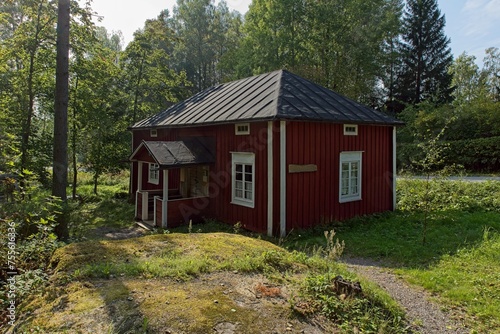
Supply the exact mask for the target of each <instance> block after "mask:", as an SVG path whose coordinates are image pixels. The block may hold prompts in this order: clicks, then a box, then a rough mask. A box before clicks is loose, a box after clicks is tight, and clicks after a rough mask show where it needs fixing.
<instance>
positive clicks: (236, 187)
mask: <svg viewBox="0 0 500 334" xmlns="http://www.w3.org/2000/svg"><path fill="white" fill-rule="evenodd" d="M234 187H235V189H243V182H242V181H236V184H235V185H234Z"/></svg>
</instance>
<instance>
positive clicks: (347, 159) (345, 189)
mask: <svg viewBox="0 0 500 334" xmlns="http://www.w3.org/2000/svg"><path fill="white" fill-rule="evenodd" d="M361 157H362V152H343V153H340V180H339V181H340V182H339V183H340V189H339V201H340V203H344V202H351V201H357V200H360V199H361V162H362V159H361Z"/></svg>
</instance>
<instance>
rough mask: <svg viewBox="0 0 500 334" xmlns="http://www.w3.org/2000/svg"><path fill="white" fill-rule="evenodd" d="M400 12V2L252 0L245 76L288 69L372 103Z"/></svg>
mask: <svg viewBox="0 0 500 334" xmlns="http://www.w3.org/2000/svg"><path fill="white" fill-rule="evenodd" d="M400 12H401V1H397V0H377V1H368V2H367V1H358V0H349V1H342V2H339V1H298V0H287V1H277V0H259V1H253V2H252V4H251V6H250V9H249V11H248V12H247V14H246V19H245V24H244V27H243V28H244V30H245V32H246V36H245V37H244V39H243V40H242V43H241V49H242V50H245V51H244V52H242V58H241V59H240V62H241V63H244V65H245V66H243V65H242V66H241V68H244V69H245V70H246V72H245V73H244V74H247V73H248V72H250V73H264V72H267V71H271V70H276V69H280V68H287V69H290V70H291V71H293V72H295V73H297V74H299V75H302V76H304V77H305V78H308V79H310V80H312V81H314V82H317V83H319V84H321V85H323V86H325V87H328V88H330V89H333V90H335V91H337V92H339V93H342V94H345V95H347V96H349V97H351V98H354V99H356V100H361V101H363V102H365V103H370V104H371V105H373V104H374V103H376V101H374V98H375V97H377V96H376V95H378V91H377V82H378V80H379V79H380V77H381V76H382V72H383V68H384V66H385V65H386V63H389V62H390V59H389V58H391V57H392V54H391V53H390V52H389V51H388V50H387V48H386V44H387V43H389V41H391V40H392V39H393V38H394V36H395V35H397V34H398V32H399V27H400V21H399V18H400Z"/></svg>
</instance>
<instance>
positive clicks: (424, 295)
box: [342, 258, 470, 334]
mask: <svg viewBox="0 0 500 334" xmlns="http://www.w3.org/2000/svg"><path fill="white" fill-rule="evenodd" d="M342 261H343V262H344V263H345V264H346V265H347V266H348V268H349V269H350V270H352V271H354V272H356V273H358V274H359V275H361V276H363V277H365V278H366V279H368V280H370V281H372V282H375V283H377V284H378V285H379V286H380V287H381V288H383V289H385V290H386V291H387V292H388V293H389V294H390V295H391V296H392V298H394V300H396V301H397V302H398V303H399V304H400V305H401V306H402V307H403V308H404V309H405V310H406V316H407V319H408V322H409V324H408V325H409V326H410V328H411V332H412V333H422V334H452V333H453V334H468V333H470V329H468V328H467V327H466V325H465V324H464V323H463V322H464V320H463V317H461V315H460V314H459V313H458V312H444V311H443V309H442V307H440V306H439V305H438V304H437V303H436V302H434V301H432V300H431V295H430V293H428V292H427V291H425V290H423V289H419V288H417V287H414V286H410V285H409V284H408V283H406V282H405V281H404V280H403V279H402V278H399V277H398V276H397V275H395V274H393V273H392V271H391V269H390V268H387V267H383V266H382V265H381V264H380V263H377V262H374V261H372V260H368V259H359V258H344V259H342Z"/></svg>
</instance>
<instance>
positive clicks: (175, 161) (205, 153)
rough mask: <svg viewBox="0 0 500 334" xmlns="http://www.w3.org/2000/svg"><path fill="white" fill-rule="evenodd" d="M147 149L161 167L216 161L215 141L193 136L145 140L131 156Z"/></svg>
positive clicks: (134, 156)
mask: <svg viewBox="0 0 500 334" xmlns="http://www.w3.org/2000/svg"><path fill="white" fill-rule="evenodd" d="M144 149H146V150H147V151H148V153H149V155H150V156H151V157H152V158H153V159H154V161H155V162H156V163H157V164H158V165H160V168H169V167H180V166H187V165H201V164H210V163H214V162H215V141H214V140H213V139H212V138H204V137H203V138H199V137H192V138H186V139H183V140H180V141H143V142H142V143H141V144H140V145H139V147H138V148H137V149H136V150H135V152H134V153H133V154H132V156H131V157H130V160H131V161H135V160H136V155H137V154H138V153H139V152H141V150H144Z"/></svg>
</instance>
